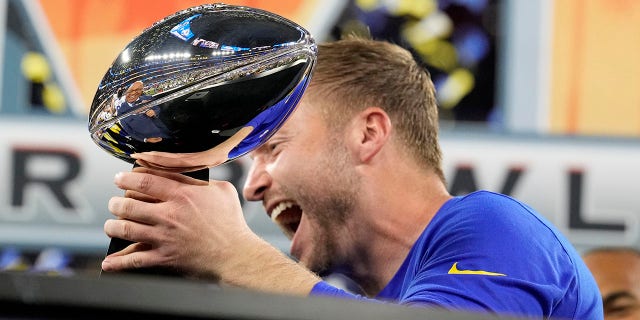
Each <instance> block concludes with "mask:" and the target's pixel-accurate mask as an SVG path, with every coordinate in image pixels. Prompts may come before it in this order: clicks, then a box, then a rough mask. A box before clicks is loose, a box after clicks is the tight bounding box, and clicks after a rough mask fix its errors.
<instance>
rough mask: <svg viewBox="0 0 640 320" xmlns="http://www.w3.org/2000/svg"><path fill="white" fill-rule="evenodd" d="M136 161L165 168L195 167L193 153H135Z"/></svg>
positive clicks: (133, 155) (133, 156)
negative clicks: (192, 159)
mask: <svg viewBox="0 0 640 320" xmlns="http://www.w3.org/2000/svg"><path fill="white" fill-rule="evenodd" d="M131 157H132V158H134V159H136V160H142V161H145V162H146V163H149V164H152V165H154V166H157V167H163V168H184V167H193V166H194V164H193V161H190V160H191V158H193V157H194V154H192V153H169V152H158V151H151V152H142V153H134V154H132V155H131Z"/></svg>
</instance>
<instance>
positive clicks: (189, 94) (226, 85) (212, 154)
mask: <svg viewBox="0 0 640 320" xmlns="http://www.w3.org/2000/svg"><path fill="white" fill-rule="evenodd" d="M315 55H316V46H315V43H314V41H313V39H312V37H311V36H310V34H309V33H308V32H307V31H306V30H304V29H303V28H302V27H300V26H298V25H296V24H295V23H293V22H291V21H289V20H286V19H284V18H282V17H280V16H277V15H275V14H272V13H270V12H266V11H262V10H258V9H253V8H248V7H239V6H231V5H224V4H212V5H202V6H198V7H193V8H190V9H187V10H184V11H180V12H178V13H176V14H173V15H171V16H169V17H166V18H164V19H163V20H161V21H158V22H156V23H155V24H154V25H153V26H151V27H150V28H148V29H146V30H145V31H144V32H143V33H142V34H141V35H139V36H138V37H136V38H135V39H133V40H132V41H131V42H130V43H129V44H128V45H127V47H126V48H125V49H124V50H123V51H122V52H121V53H120V54H119V55H118V57H117V58H116V60H115V61H114V62H113V64H112V66H111V67H110V68H109V70H108V71H107V72H106V74H105V76H104V77H103V79H102V81H101V83H100V85H99V87H98V90H97V92H96V95H95V97H94V100H93V103H92V105H91V111H90V115H89V131H90V133H91V137H92V139H93V140H94V141H95V142H96V143H97V144H98V145H99V146H100V147H101V148H102V149H104V150H106V151H107V152H109V153H110V154H112V155H114V156H116V157H118V158H121V159H123V160H126V161H128V162H134V161H136V160H138V163H139V164H142V165H145V166H149V167H156V168H162V169H165V170H171V171H179V172H183V171H193V170H197V169H202V168H208V167H212V166H215V165H218V164H221V163H224V162H227V161H229V160H232V159H235V158H237V157H239V156H241V155H243V154H245V153H247V152H249V151H251V150H253V149H254V148H256V147H257V146H259V145H261V144H262V143H263V142H265V141H266V140H267V139H268V138H269V137H270V136H271V135H272V134H273V133H274V132H275V131H276V130H277V129H278V128H279V127H280V126H281V125H282V123H283V122H284V120H285V119H286V118H287V117H288V115H289V114H290V113H291V112H292V111H293V109H294V108H295V106H296V104H297V103H298V101H299V100H300V98H301V96H302V93H303V92H304V90H305V88H306V86H307V84H308V82H309V78H310V75H311V70H312V68H313V65H314V63H315Z"/></svg>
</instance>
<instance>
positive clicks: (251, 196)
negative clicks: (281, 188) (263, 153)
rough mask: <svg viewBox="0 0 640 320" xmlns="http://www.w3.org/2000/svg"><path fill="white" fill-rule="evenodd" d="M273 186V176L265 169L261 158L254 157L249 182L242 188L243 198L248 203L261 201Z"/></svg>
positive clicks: (248, 176) (248, 177) (248, 175)
mask: <svg viewBox="0 0 640 320" xmlns="http://www.w3.org/2000/svg"><path fill="white" fill-rule="evenodd" d="M270 186H271V176H270V175H269V173H268V172H267V170H266V168H265V164H264V162H263V161H262V160H261V158H260V157H254V158H253V162H252V163H251V168H250V169H249V173H248V174H247V180H246V181H245V182H244V188H242V196H244V198H245V199H246V200H247V201H261V200H262V199H263V198H264V193H265V192H266V191H267V189H269V187H270Z"/></svg>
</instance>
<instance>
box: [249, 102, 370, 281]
mask: <svg viewBox="0 0 640 320" xmlns="http://www.w3.org/2000/svg"><path fill="white" fill-rule="evenodd" d="M343 136H344V132H343V131H341V132H335V131H334V130H329V128H328V127H327V126H326V123H325V121H324V120H323V119H322V117H321V116H320V114H319V113H318V112H317V111H315V108H313V106H312V104H311V102H310V101H309V100H308V99H303V101H302V102H301V104H300V105H299V106H298V108H297V110H296V111H295V112H294V113H293V114H292V115H291V117H290V118H289V120H287V122H286V123H285V124H284V125H283V127H282V128H281V129H280V130H279V131H278V132H276V133H275V134H274V135H273V137H271V139H270V140H269V141H268V142H267V143H265V144H264V145H263V146H261V147H260V148H258V149H257V150H255V151H254V152H252V154H251V156H252V158H253V163H252V167H251V170H250V171H249V175H248V177H247V181H246V183H245V187H244V191H243V194H244V197H245V198H246V199H247V200H252V201H262V203H263V205H264V208H265V210H266V211H267V214H268V215H269V216H270V217H271V219H272V220H273V221H274V222H275V223H276V224H278V225H279V226H280V228H281V229H282V230H283V231H284V233H285V234H286V235H287V236H288V237H289V238H290V239H291V254H292V255H293V256H294V257H296V258H298V259H299V260H300V262H301V263H302V264H303V265H305V266H306V267H308V268H309V269H311V270H313V271H315V272H322V271H325V270H328V269H330V268H331V267H332V266H334V265H337V264H344V263H345V261H346V259H347V258H348V257H347V256H348V255H347V254H346V253H345V252H346V250H345V246H347V245H348V244H349V243H350V242H351V241H348V240H349V234H350V233H349V232H348V231H349V230H348V225H349V223H348V222H349V221H350V219H351V214H350V213H351V212H352V211H353V208H354V206H355V199H356V195H357V190H358V184H359V180H358V178H357V175H356V174H355V170H354V167H353V166H352V165H351V160H350V155H349V152H348V150H347V148H346V146H345V144H344V139H342V137H343Z"/></svg>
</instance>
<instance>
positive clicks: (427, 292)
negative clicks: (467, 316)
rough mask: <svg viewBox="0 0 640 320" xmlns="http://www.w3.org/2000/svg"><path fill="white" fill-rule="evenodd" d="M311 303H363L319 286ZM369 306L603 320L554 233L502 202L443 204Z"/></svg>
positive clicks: (590, 286)
mask: <svg viewBox="0 0 640 320" xmlns="http://www.w3.org/2000/svg"><path fill="white" fill-rule="evenodd" d="M311 294H312V295H330V296H339V297H350V298H357V299H366V298H364V297H360V296H357V295H352V294H350V293H347V292H345V291H343V290H340V289H337V288H335V287H332V286H330V285H329V284H327V283H326V282H320V283H318V284H316V286H314V288H313V290H312V291H311ZM376 299H379V300H384V301H393V302H396V303H400V304H406V305H426V306H438V307H443V308H446V309H451V310H465V311H474V312H476V311H482V312H491V313H496V314H501V315H515V316H533V317H538V318H542V317H545V318H547V317H551V318H561V319H602V318H603V311H602V300H601V297H600V294H599V291H598V287H597V285H596V282H595V280H594V279H593V277H592V275H591V273H590V272H589V270H588V269H587V267H586V266H585V264H584V263H583V262H582V259H581V258H580V256H579V254H578V253H577V252H576V250H575V249H574V248H573V246H572V245H571V244H570V243H569V241H568V240H567V239H566V238H565V237H564V236H563V235H562V234H560V232H559V231H558V230H557V229H556V228H555V227H553V226H552V225H551V223H550V222H548V221H547V220H546V219H544V218H543V217H542V216H541V215H539V214H538V213H536V212H535V211H534V210H533V209H532V208H530V207H528V206H526V205H524V204H522V203H521V202H519V201H517V200H515V199H513V198H510V197H508V196H505V195H502V194H497V193H492V192H488V191H478V192H474V193H471V194H468V195H466V196H461V197H455V198H452V199H450V200H449V201H447V202H446V203H445V204H444V205H443V206H442V208H440V210H439V211H438V212H437V214H436V215H435V216H434V218H433V219H432V220H431V222H430V223H429V225H428V226H427V228H426V229H425V230H424V232H423V233H422V234H421V235H420V237H419V238H418V240H417V241H416V243H415V244H414V245H413V247H412V248H411V251H410V252H409V254H408V256H407V258H406V259H405V261H404V263H403V264H402V266H401V267H400V269H399V270H398V271H397V273H396V274H395V276H394V277H393V278H392V279H391V281H390V282H389V283H388V284H387V285H386V287H385V288H384V289H383V290H382V291H381V292H380V293H379V294H378V296H377V297H376Z"/></svg>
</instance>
